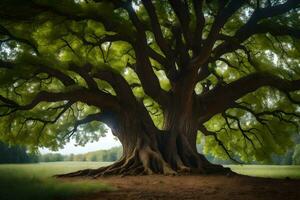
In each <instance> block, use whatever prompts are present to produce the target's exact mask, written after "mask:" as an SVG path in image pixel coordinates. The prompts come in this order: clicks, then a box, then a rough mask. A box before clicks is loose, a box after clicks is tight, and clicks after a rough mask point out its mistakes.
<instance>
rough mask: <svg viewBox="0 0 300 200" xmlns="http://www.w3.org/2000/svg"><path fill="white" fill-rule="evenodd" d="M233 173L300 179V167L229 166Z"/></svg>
mask: <svg viewBox="0 0 300 200" xmlns="http://www.w3.org/2000/svg"><path fill="white" fill-rule="evenodd" d="M227 167H230V168H231V169H232V171H234V172H236V173H238V174H243V175H248V176H256V177H265V178H287V177H289V178H291V179H300V165H298V166H297V165H227Z"/></svg>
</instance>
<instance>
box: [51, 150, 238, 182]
mask: <svg viewBox="0 0 300 200" xmlns="http://www.w3.org/2000/svg"><path fill="white" fill-rule="evenodd" d="M152 174H162V175H179V174H224V175H227V174H234V173H233V172H232V171H231V170H230V169H229V168H224V167H223V166H221V165H214V164H207V163H206V165H205V166H204V167H203V163H202V165H201V167H189V166H186V165H184V164H183V163H182V162H181V161H180V162H179V163H178V166H177V167H176V169H172V168H171V167H170V165H169V164H168V163H167V162H165V160H164V159H163V158H162V156H161V155H160V154H159V153H157V152H155V151H153V150H151V149H150V148H148V147H147V148H144V149H143V150H136V149H135V150H134V152H133V153H132V155H131V156H130V157H127V158H126V157H122V158H121V159H120V160H119V161H117V162H115V163H114V164H112V165H109V166H105V167H101V168H98V169H85V170H80V171H77V172H73V173H68V174H61V175H56V177H84V176H86V177H92V178H97V177H100V176H108V175H121V176H128V175H129V176H135V175H152Z"/></svg>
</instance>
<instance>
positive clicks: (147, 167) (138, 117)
mask: <svg viewBox="0 0 300 200" xmlns="http://www.w3.org/2000/svg"><path fill="white" fill-rule="evenodd" d="M174 99H175V98H174ZM178 99H179V101H178ZM193 109H194V104H193V101H192V102H190V103H186V101H184V98H176V101H173V102H171V103H170V106H169V108H168V109H166V110H165V112H164V116H165V119H164V131H161V130H158V129H157V128H156V127H155V125H154V124H153V121H152V119H151V117H150V116H149V113H148V112H147V110H146V109H145V107H144V106H143V105H142V104H138V103H137V104H135V106H130V108H129V109H128V108H126V106H124V108H123V111H122V112H121V113H111V114H109V115H107V116H109V117H107V118H108V119H107V121H106V122H105V123H106V124H107V125H109V127H110V128H111V130H112V132H113V134H114V135H115V136H116V137H117V138H118V139H119V140H120V142H121V143H122V146H123V155H122V157H121V159H120V160H119V161H117V162H115V163H114V164H112V165H110V166H106V167H101V168H99V169H94V170H91V169H87V170H81V171H78V172H74V173H70V174H65V175H61V176H66V177H70V176H71V177H72V176H92V177H97V176H102V175H113V174H121V175H139V174H165V175H170V174H177V173H211V172H228V171H229V170H228V169H225V168H223V167H222V166H220V165H214V164H211V163H209V162H208V161H207V160H206V158H205V157H204V156H203V155H200V154H199V153H198V152H197V148H196V138H197V130H198V128H197V127H198V124H197V116H196V115H195V114H194V113H195V112H193V111H194V110H193Z"/></svg>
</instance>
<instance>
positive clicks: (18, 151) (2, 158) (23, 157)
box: [0, 142, 38, 163]
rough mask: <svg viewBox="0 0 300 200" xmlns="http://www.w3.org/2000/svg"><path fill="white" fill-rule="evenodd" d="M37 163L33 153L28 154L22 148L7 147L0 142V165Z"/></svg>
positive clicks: (36, 157)
mask: <svg viewBox="0 0 300 200" xmlns="http://www.w3.org/2000/svg"><path fill="white" fill-rule="evenodd" d="M34 162H38V156H37V155H36V154H35V153H29V152H28V151H27V149H26V148H25V147H23V146H17V145H15V146H9V145H8V144H5V143H3V142H0V163H34Z"/></svg>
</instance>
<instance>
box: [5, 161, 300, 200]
mask: <svg viewBox="0 0 300 200" xmlns="http://www.w3.org/2000/svg"><path fill="white" fill-rule="evenodd" d="M107 164H109V163H100V162H54V163H39V164H5V165H0V199H1V200H15V199H16V200H27V199H28V200H29V199H34V200H40V199H41V200H50V199H72V197H73V196H78V195H84V194H87V193H93V192H98V191H112V190H114V188H113V187H111V186H108V185H104V184H101V183H99V181H95V180H91V179H85V180H81V181H74V182H67V181H62V180H57V179H55V178H53V177H52V176H53V175H55V174H61V173H67V172H72V171H76V170H80V169H86V168H98V167H100V166H103V165H107ZM227 167H230V168H231V169H232V170H233V171H235V172H237V173H240V174H244V175H249V176H258V177H267V178H286V177H289V178H295V179H300V166H274V165H244V166H241V165H227Z"/></svg>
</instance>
